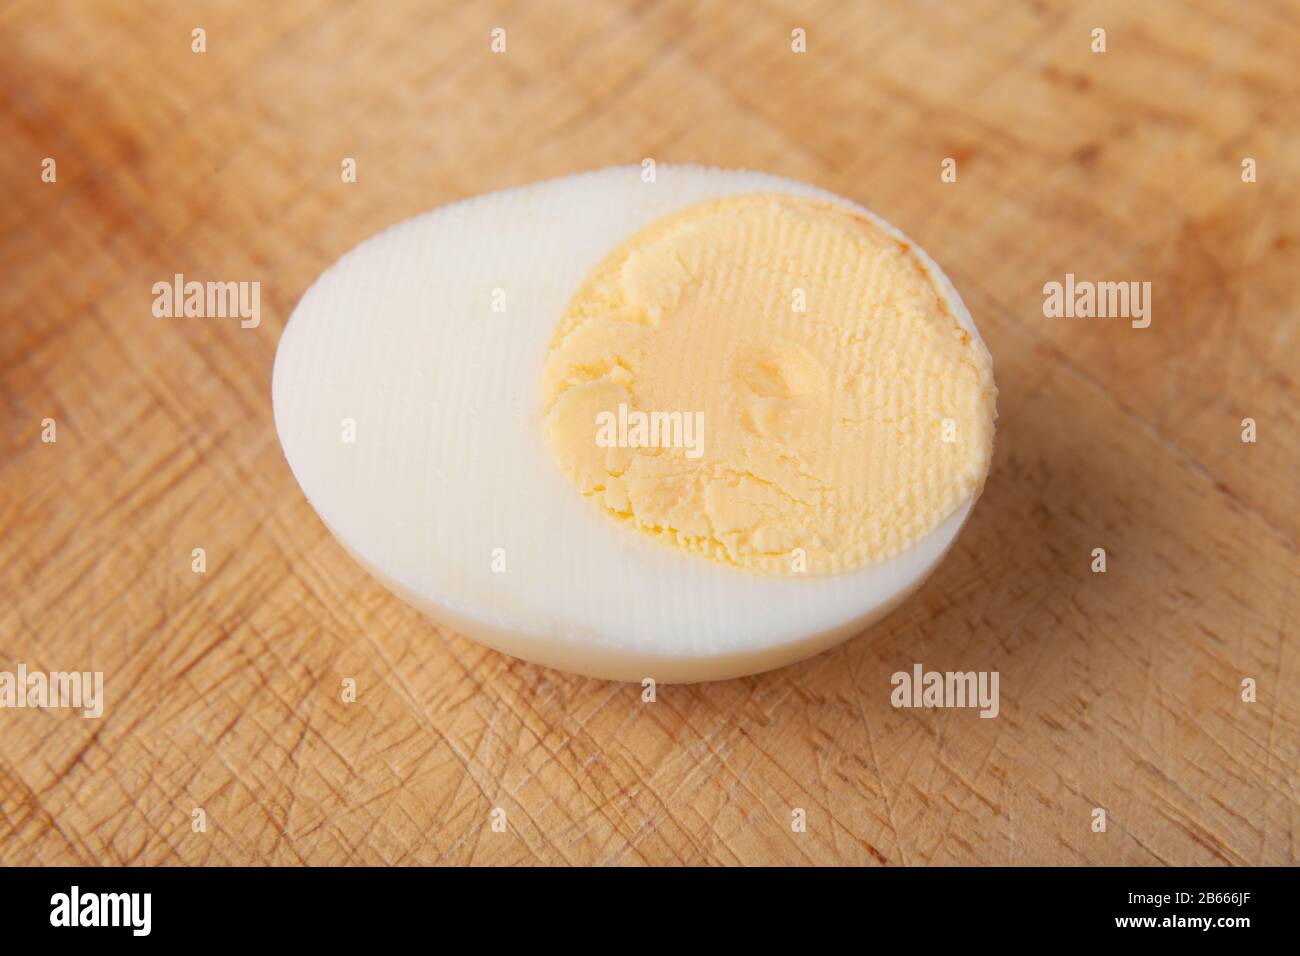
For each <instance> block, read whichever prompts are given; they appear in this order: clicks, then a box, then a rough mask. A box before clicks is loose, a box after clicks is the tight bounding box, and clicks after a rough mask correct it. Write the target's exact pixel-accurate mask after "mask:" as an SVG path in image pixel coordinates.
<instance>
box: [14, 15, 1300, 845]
mask: <svg viewBox="0 0 1300 956" xmlns="http://www.w3.org/2000/svg"><path fill="white" fill-rule="evenodd" d="M498 27H500V28H503V29H504V30H505V31H506V33H505V39H506V49H505V51H504V52H502V53H494V52H493V51H492V49H491V43H492V31H493V30H494V29H495V28H498ZM195 28H202V29H203V30H205V31H206V33H205V41H206V52H203V53H196V52H193V50H192V43H193V39H192V36H193V35H192V31H193V30H194V29H195ZM1095 28H1102V29H1104V30H1105V31H1106V51H1105V52H1104V53H1100V52H1093V50H1092V46H1093V44H1094V40H1093V30H1094V29H1095ZM797 29H798V30H803V31H805V32H804V34H803V35H804V36H805V37H806V52H804V53H796V52H794V51H793V50H792V43H793V42H794V41H793V40H792V31H794V30H797ZM1298 49H1300V15H1298V14H1297V9H1296V7H1295V5H1294V4H1288V3H1285V2H1280V0H1279V2H1260V3H1251V4H1239V3H1235V2H1231V0H1221V2H1219V0H1199V2H1194V3H1173V2H1170V3H1157V2H1149V3H1142V4H1132V3H1127V2H1116V3H1113V4H1088V5H1086V8H1085V5H1077V4H1071V3H1046V2H1038V3H1025V4H1006V3H1003V2H1000V0H976V2H971V3H962V4H942V3H933V4H919V3H918V4H914V3H903V2H896V3H895V2H889V3H879V4H877V3H843V4H836V3H815V4H811V5H808V6H806V7H805V6H800V7H799V8H795V7H793V6H792V7H788V8H787V7H785V6H784V5H781V4H777V3H771V2H765V3H762V4H752V3H743V4H742V3H734V4H733V3H721V2H716V3H703V4H696V3H691V2H685V0H682V2H671V3H664V4H654V3H628V4H595V3H589V2H570V3H549V2H548V3H544V4H543V3H535V4H534V3H522V2H519V3H499V4H477V3H475V4H464V3H452V2H447V3H429V2H423V0H422V2H409V3H397V2H384V3H360V2H354V3H335V4H323V5H318V4H308V3H275V4H254V3H235V2H229V3H221V4H204V5H195V6H194V8H193V9H187V5H184V4H176V3H165V2H155V3H135V2H126V0H122V2H101V3H96V4H93V5H92V4H79V3H75V2H71V0H67V2H62V0H61V2H51V0H13V2H9V3H6V4H5V5H4V7H3V9H2V10H0V72H2V73H3V77H2V79H3V82H0V177H2V182H3V202H2V203H0V264H2V266H3V272H2V274H3V277H4V281H3V283H0V382H2V385H0V388H2V389H3V391H2V394H0V397H2V398H3V416H2V418H0V428H2V429H3V438H2V440H0V450H2V452H3V462H2V464H0V494H2V496H3V497H2V498H0V596H2V597H3V605H2V606H0V670H8V671H13V670H15V669H16V668H17V667H18V665H19V664H20V663H21V664H25V665H26V666H27V668H28V669H29V670H35V669H44V670H74V669H75V670H100V671H103V672H104V674H105V698H106V703H105V710H104V715H103V717H102V718H101V719H98V720H95V719H83V718H81V717H80V716H78V715H76V714H73V713H70V712H69V711H66V710H34V709H22V710H19V709H11V710H0V863H4V864H20V863H48V864H53V863H65V864H66V863H72V864H76V863H97V864H123V863H132V864H180V863H187V864H220V863H227V864H229V863H235V864H245V863H259V862H271V863H280V864H296V863H312V864H325V863H375V864H378V863H402V864H410V863H438V862H446V863H476V864H479V863H482V864H486V863H533V862H545V863H565V862H569V863H742V864H756V863H773V862H775V863H850V864H857V863H865V864H876V863H881V864H883V863H890V864H922V863H935V864H950V863H994V864H1008V863H1033V864H1050V863H1064V864H1078V863H1088V864H1093V863H1117V864H1160V863H1192V864H1200V863H1204V864H1255V863H1273V864H1279V863H1295V862H1296V861H1297V859H1298V858H1300V844H1298V842H1297V841H1298V840H1300V836H1298V834H1300V802H1298V798H1300V775H1298V771H1297V767H1298V765H1300V730H1298V728H1300V723H1298V721H1300V652H1297V648H1296V646H1295V641H1294V636H1295V627H1296V606H1297V598H1296V591H1295V582H1296V576H1297V571H1298V569H1300V565H1298V563H1297V539H1298V537H1300V535H1298V531H1300V520H1298V519H1297V507H1296V504H1297V490H1298V486H1297V473H1298V467H1300V455H1298V454H1297V453H1298V451H1300V441H1298V439H1297V435H1300V412H1298V408H1300V403H1298V402H1297V396H1298V391H1297V386H1296V375H1295V364H1296V358H1297V355H1298V354H1300V343H1298V342H1297V327H1298V323H1297V317H1296V316H1297V303H1298V302H1300V297H1298V295H1297V293H1300V279H1298V278H1297V277H1298V276H1300V270H1297V250H1298V249H1300V233H1298V231H1297V230H1298V229H1300V226H1298V225H1297V224H1298V223H1300V191H1298V190H1297V187H1296V181H1297V179H1296V177H1297V174H1300V121H1298V120H1297V109H1296V104H1297V102H1300V71H1297V69H1296V60H1295V56H1296V51H1297V50H1298ZM646 157H649V158H653V159H655V160H656V161H658V162H697V163H706V164H714V165H721V166H742V167H750V168H755V169H763V170H768V171H771V172H774V173H778V174H782V175H786V176H791V177H795V178H799V179H804V180H807V181H809V182H812V183H815V184H817V185H819V186H822V187H825V188H827V189H830V190H833V191H835V192H838V193H841V194H843V195H845V196H847V197H849V198H851V199H854V200H857V201H860V202H862V203H864V204H866V205H868V206H870V207H872V208H874V209H875V210H877V211H879V212H880V213H881V214H883V215H884V216H885V217H886V218H888V219H889V220H891V221H893V222H895V223H896V224H898V225H899V226H900V227H901V228H902V229H904V230H905V231H906V232H907V233H909V234H910V235H911V236H912V237H913V238H914V239H916V240H917V241H918V242H919V243H921V244H922V245H923V246H924V247H925V248H926V249H927V250H929V251H930V252H931V253H932V254H933V255H934V256H935V258H936V259H937V260H938V261H939V262H940V263H941V264H942V265H943V267H944V268H945V269H946V270H947V271H948V273H949V274H950V275H951V277H952V278H953V280H954V282H955V283H956V285H957V286H958V288H959V289H960V291H961V293H962V295H963V296H964V297H965V299H966V302H967V304H968V305H969V306H970V308H971V311H972V312H973V313H974V315H975V318H976V320H977V322H978V323H979V325H980V328H981V330H982V331H983V333H984V337H985V339H986V340H987V342H988V344H989V347H990V350H991V351H992V353H993V355H994V358H995V362H996V370H997V377H998V384H999V386H1000V388H1001V397H1000V400H999V407H1000V412H1001V419H1000V421H999V433H998V441H997V451H996V458H995V463H994V467H993V472H992V475H991V476H990V478H989V480H988V485H987V490H986V493H985V496H984V498H983V500H982V501H981V502H980V504H979V506H978V507H977V508H976V510H975V512H974V516H973V518H972V520H971V522H970V524H969V525H968V526H967V529H966V531H965V532H964V534H963V536H962V538H961V540H960V542H959V544H958V546H957V547H956V549H955V550H954V552H953V553H952V554H951V556H950V557H949V559H948V560H947V562H946V563H945V564H944V565H943V566H942V567H941V568H940V570H939V571H938V572H937V573H936V574H935V575H934V577H933V578H932V579H931V580H930V582H929V583H928V584H927V585H926V586H925V588H924V589H923V590H922V591H921V592H920V594H919V595H917V596H916V597H915V598H914V599H912V600H911V601H910V602H909V603H907V604H906V605H905V606H904V607H903V608H902V609H901V610H899V611H898V612H896V613H895V614H894V615H893V616H892V617H891V618H889V619H888V620H887V621H886V622H884V623H883V624H882V625H880V626H877V627H876V628H874V629H873V630H872V631H871V632H870V633H869V634H867V635H865V636H863V637H860V638H858V639H855V640H853V641H851V642H849V643H847V644H845V645H843V646H842V647H840V648H839V649H837V650H835V651H833V652H830V653H827V654H823V655H821V656H819V657H816V658H814V659H812V660H809V661H806V662H804V663H802V664H799V665H795V666H792V667H788V668H785V669H783V670H780V671H777V672H774V673H769V674H763V675H760V676H757V677H751V678H747V679H744V680H735V681H729V682H726V683H719V684H711V685H704V686H691V687H661V688H660V689H659V693H658V696H657V700H656V701H655V702H654V703H644V702H643V701H642V694H641V689H640V687H638V686H633V685H618V684H610V683H604V682H601V681H596V680H589V679H584V678H580V677H573V676H569V675H566V674H562V673H557V672H554V671H550V670H546V669H543V668H539V667H535V666H532V665H528V664H525V663H522V662H520V661H516V660H511V659H509V658H507V657H504V656H502V655H500V654H497V653H494V652H492V651H489V650H486V649H484V648H481V647H479V646H478V645H475V644H473V643H470V642H469V641H467V640H465V639H463V638H461V637H460V636H458V635H456V634H454V633H450V632H448V631H446V630H444V629H441V628H439V627H438V626H436V625H435V624H433V623H431V622H430V621H428V620H426V619H425V618H423V617H421V616H420V615H419V614H417V613H416V612H414V611H412V610H410V609H408V608H407V607H406V606H404V605H403V604H402V603H401V602H399V601H398V600H396V599H395V598H393V597H392V596H390V595H389V594H388V593H387V592H386V591H384V590H383V588H381V587H380V586H379V585H378V584H376V583H375V582H374V581H372V580H371V579H370V578H368V577H367V576H366V574H364V573H363V572H362V571H361V570H360V569H359V568H358V567H357V566H356V565H355V564H354V563H353V562H352V561H351V560H350V559H349V558H348V557H347V556H346V555H345V554H344V553H343V551H342V550H341V549H340V548H339V546H338V545H337V544H336V543H335V542H334V541H333V540H332V539H331V537H330V535H329V534H328V533H327V531H326V530H325V528H324V527H323V526H322V525H321V523H320V521H319V520H318V519H317V517H316V516H315V514H314V513H313V511H312V510H311V508H310V507H309V506H308V504H307V502H306V500H305V499H304V498H303V496H302V494H301V493H300V491H299V490H298V488H297V486H296V484H295V482H294V480H293V477H292V476H291V474H290V472H289V469H288V467H287V466H286V464H285V462H284V460H283V457H282V456H281V453H280V448H279V444H278V441H277V439H276V435H275V430H274V426H273V423H272V418H271V405H270V376H271V363H272V357H273V355H274V352H275V346H276V342H277V340H278V338H279V335H280V332H281V330H282V329H283V327H284V323H285V320H286V319H287V317H288V315H289V313H290V311H291V309H292V308H293V306H294V304H295V302H296V301H297V300H298V298H299V296H300V295H301V294H302V292H303V290H304V289H305V288H306V287H307V286H308V284H309V283H310V282H311V281H312V279H313V278H315V276H316V275H318V274H319V273H320V272H321V270H322V269H324V268H325V267H326V266H328V265H329V264H330V263H332V262H333V261H334V260H335V259H336V258H337V257H338V256H339V255H340V254H342V253H343V252H345V251H346V250H347V249H349V248H350V247H352V246H353V245H354V244H356V243H357V242H358V241H359V240H361V239H363V238H365V237H366V236H369V235H371V234H372V233H374V232H376V231H378V230H379V229H381V228H383V227H385V226H387V225H389V224H391V223H393V222H395V221H398V220H400V219H403V218H405V217H407V216H411V215H413V214H416V213H419V212H421V211H423V210H426V209H429V208H431V207H433V206H436V205H439V204H441V203H445V202H448V201H450V200H454V199H459V198H461V197H465V196H469V195H473V194H476V193H480V192H485V191H489V190H494V189H499V188H504V187H507V186H512V185H517V184H521V183H526V182H531V181H535V180H538V179H543V178H547V177H551V176H557V175H562V174H567V173H571V172H575V171H579V170H585V169H590V168H595V167H599V166H604V165H609V164H615V163H634V162H640V161H641V160H642V159H643V158H646ZM46 158H51V159H53V160H55V163H56V166H55V170H56V175H57V179H56V181H54V182H44V181H42V171H43V161H44V160H45V159H46ZM348 158H351V159H353V160H355V162H356V170H357V176H356V182H354V183H346V182H343V181H342V179H343V178H342V176H341V169H342V164H343V163H344V161H345V160H346V159H348ZM945 158H950V159H954V160H955V161H956V171H957V178H956V181H955V182H944V181H943V180H942V178H941V166H942V163H943V161H944V160H945ZM1247 158H1250V159H1253V160H1254V165H1255V170H1256V177H1255V178H1256V181H1255V182H1244V181H1243V165H1242V164H1243V160H1245V159H1247ZM176 273H181V274H183V275H184V276H186V277H187V278H192V279H198V280H200V281H207V280H234V281H259V282H261V296H262V297H261V323H260V325H259V326H258V327H257V328H250V329H242V328H240V327H239V325H238V323H237V322H231V321H229V320H205V319H170V318H156V317H155V316H154V315H153V314H152V312H151V305H152V301H153V294H152V291H151V289H152V286H153V284H154V283H155V282H159V281H170V280H171V278H172V277H173V275H175V274H176ZM1067 273H1072V274H1074V275H1075V276H1077V277H1078V278H1080V279H1088V280H1093V281H1104V280H1112V281H1149V282H1150V283H1151V288H1152V292H1151V318H1152V321H1151V324H1150V326H1149V327H1148V328H1145V329H1135V328H1133V327H1132V325H1131V323H1130V322H1129V321H1127V320H1124V319H1113V320H1106V319H1087V318H1075V319H1065V318H1047V317H1045V316H1044V314H1043V299H1044V296H1043V286H1044V283H1047V282H1050V281H1063V280H1064V277H1065V275H1066V274H1067ZM1246 418H1250V419H1253V420H1254V421H1255V423H1256V429H1257V440H1256V441H1255V442H1253V443H1249V442H1243V441H1242V433H1243V425H1242V421H1243V419H1246ZM45 419H53V420H54V421H55V424H56V432H55V437H56V439H57V440H56V441H54V442H47V441H43V440H42V436H43V432H44V431H45V427H46V426H44V425H43V424H42V423H43V420H45ZM196 548H202V549H204V553H205V555H206V571H205V572H203V573H195V572H194V571H193V570H192V564H193V561H194V558H193V557H192V555H193V553H194V549H196ZM1097 548H1102V549H1105V553H1106V559H1107V567H1106V571H1105V572H1104V573H1094V571H1093V570H1092V566H1093V563H1094V558H1093V552H1094V549H1097ZM915 663H921V664H923V665H924V666H925V667H926V668H928V669H936V670H963V671H964V670H996V671H998V672H999V674H1000V689H1001V712H1000V714H999V716H998V717H997V718H996V719H991V720H986V719H981V718H980V717H979V716H978V715H977V714H976V713H974V712H972V711H969V710H903V709H899V710H896V709H894V708H893V707H892V706H891V703H890V692H891V689H892V688H891V684H890V677H891V675H892V674H893V673H894V672H896V671H900V670H910V669H911V668H912V666H913V665H914V664H915ZM1246 678H1250V679H1251V680H1253V681H1254V682H1255V685H1256V687H1257V691H1256V693H1257V699H1256V700H1255V701H1254V702H1247V701H1244V700H1243V699H1242V697H1243V680H1245V679H1246ZM348 679H350V680H352V681H355V687H356V700H355V701H354V702H345V701H344V699H343V697H344V694H343V687H344V682H345V680H348ZM1098 809H1101V810H1104V811H1105V814H1106V829H1105V831H1104V832H1096V831H1095V829H1094V821H1095V820H1097V819H1098V817H1097V815H1096V814H1095V811H1096V810H1098ZM199 810H201V811H202V814H198V813H196V811H199ZM496 810H501V811H504V816H502V815H501V814H497V815H496V819H500V820H504V823H505V826H504V829H502V830H496V829H494V828H493V826H492V823H493V819H494V811H496ZM797 810H802V811H803V812H804V818H805V819H806V827H805V829H804V830H803V832H799V831H798V830H797V828H796V827H794V826H793V825H792V824H793V823H794V821H795V820H796V819H797V816H798V815H797V814H796V812H795V811H797ZM200 822H201V823H202V826H201V827H200V826H199V823H200Z"/></svg>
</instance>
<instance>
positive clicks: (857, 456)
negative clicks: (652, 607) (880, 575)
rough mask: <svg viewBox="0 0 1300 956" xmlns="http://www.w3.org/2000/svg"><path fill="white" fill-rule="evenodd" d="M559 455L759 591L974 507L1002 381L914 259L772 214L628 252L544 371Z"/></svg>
mask: <svg viewBox="0 0 1300 956" xmlns="http://www.w3.org/2000/svg"><path fill="white" fill-rule="evenodd" d="M542 378H543V397H542V402H543V409H544V412H545V417H544V427H545V437H546V443H547V445H548V447H549V449H550V451H551V453H552V454H553V456H554V457H555V459H556V461H557V462H558V464H559V466H560V468H561V469H562V470H563V471H564V472H565V473H566V474H567V475H568V476H569V478H570V479H571V480H572V481H573V483H574V485H575V486H576V487H577V489H578V491H579V492H581V493H582V494H583V495H585V496H587V497H589V498H590V499H591V500H592V501H593V502H594V503H595V505H597V506H598V507H600V508H602V509H603V510H604V511H605V512H606V513H608V514H609V515H610V517H611V518H613V519H616V520H618V521H620V522H622V523H624V524H626V525H627V526H628V527H629V529H634V530H635V531H638V532H641V533H644V534H648V535H654V536H656V537H659V538H661V539H662V540H663V541H664V542H666V543H667V544H669V545H671V546H673V547H676V548H679V549H681V550H683V551H687V552H690V553H692V554H695V555H700V556H702V557H704V558H708V559H711V560H714V561H719V562H723V563H726V564H729V565H733V566H735V567H738V568H742V569H745V570H747V571H751V572H758V573H764V574H791V573H811V574H824V573H835V572H840V571H847V570H851V569H854V568H858V567H862V566H865V565H869V564H873V563H876V562H879V561H883V560H886V559H888V558H890V557H893V556H895V555H897V554H899V553H900V552H902V551H904V550H905V549H907V548H908V547H909V546H911V545H912V544H914V543H915V542H916V541H917V540H918V539H919V538H921V537H922V536H923V535H924V534H925V533H926V532H928V531H930V530H932V529H934V528H935V527H936V526H937V525H938V524H939V523H940V522H942V521H943V520H944V518H946V517H948V516H949V515H950V514H952V513H953V511H955V510H956V509H957V508H958V507H960V506H961V505H963V504H964V503H965V502H966V501H967V500H969V499H970V498H971V497H972V496H973V495H976V494H978V492H979V491H980V489H981V487H982V485H983V482H984V478H985V475H986V474H987V473H988V468H989V461H990V456H991V453H992V445H993V421H994V418H995V415H996V412H995V400H996V394H997V392H996V388H995V386H994V383H993V369H992V361H991V360H990V358H989V355H988V352H987V351H986V350H985V348H984V346H983V345H982V343H981V342H980V341H979V340H978V339H976V338H973V337H972V336H971V334H970V333H968V332H967V331H966V329H965V328H963V326H962V325H961V324H960V322H958V320H957V318H956V316H955V314H954V312H953V309H952V308H951V307H950V305H949V300H948V298H947V296H946V295H945V293H944V291H943V290H942V288H941V287H940V285H939V283H938V281H937V280H936V279H935V278H934V277H933V276H932V275H931V273H930V271H929V270H928V269H927V268H926V266H925V264H924V263H923V262H922V261H921V260H920V258H918V256H917V255H916V253H915V252H913V250H912V249H911V248H910V247H909V246H908V245H907V243H906V242H904V241H903V240H901V239H899V238H897V237H896V236H893V235H891V234H890V233H889V232H887V231H885V230H884V229H882V228H881V227H880V226H878V225H876V224H875V223H874V222H872V221H871V220H870V219H867V218H866V217H864V216H861V215H859V214H857V213H855V212H853V211H852V210H850V209H846V208H844V207H841V206H838V205H835V204H833V203H828V202H824V201H821V200H815V199H805V198H799V197H793V196H786V195H775V194H761V195H747V196H735V197H730V198H725V199H719V200H715V201H711V202H706V203H702V204H700V205H696V206H692V207H689V208H687V209H684V210H682V211H680V212H677V213H674V214H672V215H670V216H667V217H665V218H663V219H661V220H659V221H658V222H655V223H653V224H651V225H650V226H648V227H646V228H644V229H643V230H641V231H640V232H638V233H636V234H635V235H633V236H631V237H630V238H628V239H627V240H625V241H624V242H623V243H622V244H621V245H620V246H619V247H618V248H616V249H614V250H613V251H612V252H611V253H610V254H609V255H608V256H607V257H606V258H605V259H604V261H602V262H601V263H600V264H599V265H598V266H597V267H596V268H595V270H594V271H593V272H592V273H591V274H590V275H589V276H588V277H587V279H586V280H585V281H584V282H583V284H582V285H581V286H580V287H579V289H578V291H577V293H576V294H575V295H574V296H573V298H572V300H571V301H570V303H569V305H568V308H567V309H566V310H565V313H564V315H563V317H562V319H561V321H560V324H559V327H558V329H557V330H556V333H555V336H554V338H553V340H552V342H551V345H550V348H549V351H548V352H547V355H546V359H545V365H544V367H543V375H542Z"/></svg>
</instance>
